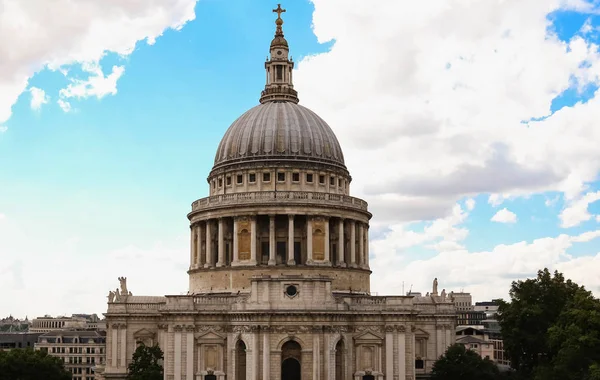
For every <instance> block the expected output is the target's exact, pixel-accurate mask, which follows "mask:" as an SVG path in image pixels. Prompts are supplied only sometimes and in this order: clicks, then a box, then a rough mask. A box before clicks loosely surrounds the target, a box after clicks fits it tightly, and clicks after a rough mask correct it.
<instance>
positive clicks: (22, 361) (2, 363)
mask: <svg viewBox="0 0 600 380" xmlns="http://www.w3.org/2000/svg"><path fill="white" fill-rule="evenodd" d="M39 379H44V380H69V379H71V373H70V372H68V371H67V370H65V367H64V364H63V361H62V360H60V359H59V358H57V357H54V356H50V355H48V353H46V352H45V351H34V350H33V349H31V348H27V349H14V350H10V351H0V380H39Z"/></svg>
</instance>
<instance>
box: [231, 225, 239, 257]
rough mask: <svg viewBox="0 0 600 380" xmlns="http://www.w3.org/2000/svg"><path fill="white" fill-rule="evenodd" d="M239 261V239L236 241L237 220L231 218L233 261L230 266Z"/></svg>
mask: <svg viewBox="0 0 600 380" xmlns="http://www.w3.org/2000/svg"><path fill="white" fill-rule="evenodd" d="M239 261H240V253H239V241H238V221H237V218H233V262H232V263H231V265H232V266H234V265H237V264H238V263H239Z"/></svg>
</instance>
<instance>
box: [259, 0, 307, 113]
mask: <svg viewBox="0 0 600 380" xmlns="http://www.w3.org/2000/svg"><path fill="white" fill-rule="evenodd" d="M285 11H286V10H285V9H283V8H281V4H277V9H273V12H274V13H277V19H276V20H275V25H276V29H275V37H274V38H273V40H272V41H271V47H270V55H269V57H268V58H267V61H266V62H265V70H266V74H267V83H266V84H265V89H264V90H263V91H262V93H261V97H260V102H261V103H266V102H293V103H298V92H296V90H294V85H293V83H292V70H293V69H294V62H293V61H292V60H291V58H289V52H290V49H289V46H288V43H287V41H286V39H285V37H284V35H283V28H282V25H283V20H282V19H281V14H282V13H284V12H285Z"/></svg>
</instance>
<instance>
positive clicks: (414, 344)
mask: <svg viewBox="0 0 600 380" xmlns="http://www.w3.org/2000/svg"><path fill="white" fill-rule="evenodd" d="M414 329H415V327H414V326H412V327H411V334H410V335H411V340H412V351H413V354H412V356H411V357H410V362H411V363H410V367H411V368H412V371H411V372H412V376H413V379H415V378H416V377H417V369H416V368H415V352H416V350H417V347H416V343H417V342H416V339H415V331H414Z"/></svg>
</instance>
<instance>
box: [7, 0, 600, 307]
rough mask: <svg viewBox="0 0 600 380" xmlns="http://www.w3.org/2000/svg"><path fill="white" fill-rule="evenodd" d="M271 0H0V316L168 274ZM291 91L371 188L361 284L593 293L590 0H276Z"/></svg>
mask: <svg viewBox="0 0 600 380" xmlns="http://www.w3.org/2000/svg"><path fill="white" fill-rule="evenodd" d="M276 6H277V4H276V3H272V2H268V1H264V0H254V1H247V0H229V1H221V0H200V1H196V0H146V1H138V0H82V1H77V2H74V1H70V0H53V1H50V2H49V1H46V0H25V1H24V0H0V57H2V59H0V289H1V290H2V302H1V303H0V316H7V315H9V314H12V315H13V316H16V317H25V316H28V317H29V318H32V317H35V316H41V315H45V314H49V315H70V314H72V313H102V312H105V311H106V296H107V294H108V291H109V290H111V289H114V288H116V287H117V286H118V281H117V277H119V276H126V277H127V278H128V281H127V282H128V288H129V289H130V290H131V291H132V292H133V294H135V295H164V294H185V293H186V292H187V287H188V279H187V274H186V270H187V268H188V265H189V262H188V259H189V248H188V244H189V236H188V233H189V225H188V221H187V218H186V215H187V213H188V212H189V211H190V210H191V206H190V205H191V203H192V202H193V201H194V200H196V199H199V198H202V197H205V196H206V195H207V192H208V185H207V183H206V177H207V176H208V173H209V171H210V169H211V167H212V164H213V160H214V154H215V152H216V148H217V145H218V143H219V141H220V139H221V137H222V136H223V134H224V133H225V131H226V130H227V128H228V126H229V125H230V124H231V123H232V122H233V121H234V120H235V119H236V118H237V117H238V116H239V115H241V114H242V113H243V112H244V111H246V110H248V109H249V108H251V107H253V106H254V105H256V104H257V103H258V98H259V96H260V91H261V90H262V88H263V86H264V71H263V70H264V60H265V57H266V56H267V54H268V48H269V43H270V40H271V38H272V36H273V33H274V27H275V25H274V19H275V15H274V14H273V13H272V12H271V10H272V9H273V8H275V7H276ZM282 6H283V7H284V8H286V9H287V12H286V13H285V14H284V15H283V18H284V21H285V24H284V32H285V35H286V38H287V40H288V41H289V43H290V50H291V54H292V56H293V57H294V60H295V62H296V68H295V72H294V81H295V82H294V84H295V88H296V89H297V90H298V93H299V97H300V104H302V105H304V106H306V107H308V108H310V109H312V110H313V111H315V112H316V113H318V114H319V115H320V116H321V117H323V118H324V119H325V120H326V121H327V122H328V123H329V125H330V126H331V128H332V129H333V131H334V132H335V133H336V135H337V137H338V139H339V141H340V143H341V145H342V148H343V150H344V156H345V158H346V165H347V167H348V169H349V170H350V173H351V175H352V177H353V182H352V184H351V193H352V195H354V196H357V197H360V198H363V199H365V200H366V201H367V202H369V208H370V211H371V212H372V213H373V218H372V220H371V229H370V235H371V236H370V238H371V241H370V263H371V269H372V271H373V275H372V279H371V290H372V293H373V294H379V295H386V294H389V295H394V294H396V295H397V294H402V293H403V292H407V291H408V290H409V289H412V290H413V291H421V292H427V291H430V290H431V283H432V280H433V278H434V277H437V278H438V280H439V287H440V289H442V288H443V289H446V290H447V292H449V291H461V290H462V291H467V292H471V293H472V295H473V298H474V300H475V301H484V300H490V299H493V298H498V297H503V298H506V297H508V291H509V289H510V285H511V282H512V281H513V280H518V279H525V278H529V277H534V276H535V275H536V273H537V270H539V269H542V268H544V267H548V268H549V269H551V270H559V271H561V272H563V273H564V274H565V276H566V277H567V278H571V279H572V280H573V281H576V282H577V283H579V284H581V285H585V287H586V288H587V289H589V290H591V291H593V292H594V294H595V295H596V296H599V295H600V276H598V272H599V270H600V181H599V178H598V174H599V172H600V127H599V126H598V125H597V124H598V120H600V95H599V94H598V88H599V84H600V52H599V51H598V44H600V3H599V2H598V1H588V0H535V1H533V0H532V1H523V0H504V1H490V0H445V1H397V0H380V1H378V2H376V4H375V3H373V2H372V1H370V0H312V1H307V0H293V1H289V2H288V3H283V4H282Z"/></svg>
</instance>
